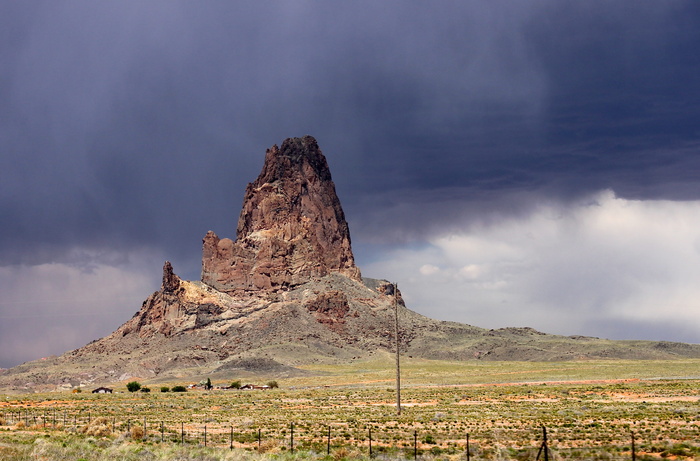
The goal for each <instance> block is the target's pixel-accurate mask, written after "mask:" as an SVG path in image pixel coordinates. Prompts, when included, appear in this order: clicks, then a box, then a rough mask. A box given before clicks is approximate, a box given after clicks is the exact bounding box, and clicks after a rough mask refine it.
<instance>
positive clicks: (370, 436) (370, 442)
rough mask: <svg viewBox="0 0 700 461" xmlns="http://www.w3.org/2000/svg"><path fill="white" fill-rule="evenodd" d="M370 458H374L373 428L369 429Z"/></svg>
mask: <svg viewBox="0 0 700 461" xmlns="http://www.w3.org/2000/svg"><path fill="white" fill-rule="evenodd" d="M369 457H370V458H371V457H372V426H370V427H369Z"/></svg>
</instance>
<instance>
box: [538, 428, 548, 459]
mask: <svg viewBox="0 0 700 461" xmlns="http://www.w3.org/2000/svg"><path fill="white" fill-rule="evenodd" d="M542 438H543V440H542V445H540V450H539V451H538V452H537V458H536V459H540V455H541V454H542V452H543V451H544V461H549V449H548V448H547V428H546V427H544V426H542Z"/></svg>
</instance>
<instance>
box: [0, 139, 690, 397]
mask: <svg viewBox="0 0 700 461" xmlns="http://www.w3.org/2000/svg"><path fill="white" fill-rule="evenodd" d="M394 299H395V294H394V285H393V284H391V283H389V282H388V281H386V280H375V279H369V278H362V277H361V273H360V269H359V268H358V267H357V266H356V265H355V260H354V256H353V253H352V248H351V243H350V231H349V228H348V224H347V222H346V220H345V215H344V213H343V210H342V207H341V205H340V201H339V199H338V197H337V195H336V191H335V186H334V184H333V181H332V178H331V174H330V170H329V168H328V164H327V162H326V158H325V157H324V155H323V153H322V152H321V150H320V149H319V147H318V144H317V142H316V140H315V139H314V138H313V137H311V136H304V137H302V138H289V139H286V140H285V141H284V142H283V143H282V146H281V147H279V148H278V147H277V146H276V145H275V146H273V147H271V148H270V149H268V150H267V152H266V155H265V163H264V166H263V169H262V172H261V173H260V175H259V176H258V178H257V179H256V180H255V181H254V182H253V183H250V184H249V185H248V187H247V189H246V192H245V198H244V202H243V207H242V210H241V213H240V217H239V220H238V226H237V229H236V240H235V241H234V240H232V239H230V238H219V237H218V236H217V234H216V233H214V232H212V231H210V232H208V233H207V234H206V236H204V239H203V247H202V277H201V281H187V280H181V279H180V278H179V277H178V276H177V275H176V274H175V271H174V270H173V267H172V265H171V264H170V263H169V262H167V261H166V262H165V264H164V267H163V283H162V286H161V288H160V290H159V291H156V292H155V293H153V294H152V295H150V296H149V297H148V299H146V300H145V301H144V302H143V304H142V306H141V309H140V310H139V311H138V312H136V314H134V316H133V317H132V318H131V319H130V320H129V321H127V322H126V323H124V324H123V325H122V326H120V327H119V328H117V330H116V331H114V332H113V333H112V334H110V335H108V336H106V337H104V338H102V339H99V340H97V341H94V342H92V343H90V344H88V345H86V346H84V347H81V348H80V349H76V350H74V351H70V352H67V353H65V354H63V355H62V356H60V357H51V358H48V359H44V360H41V361H34V362H28V363H25V364H22V365H19V366H17V367H14V368H11V369H8V370H0V389H3V390H5V391H16V392H26V391H32V390H61V389H64V390H66V389H71V388H74V387H77V386H88V385H98V384H108V383H115V382H119V381H126V380H129V379H132V378H134V377H138V378H140V379H146V380H149V379H150V380H159V379H160V380H163V379H168V378H180V377H183V376H199V375H202V374H210V375H212V376H221V377H228V376H237V375H239V374H240V373H241V372H256V371H259V370H260V369H261V367H262V368H264V369H265V370H266V371H267V372H269V373H274V374H275V375H276V376H279V377H284V376H294V375H298V374H307V373H308V372H307V371H304V370H302V369H300V368H298V367H299V366H302V365H305V364H312V363H342V362H347V361H357V360H366V359H370V358H372V357H375V356H380V355H382V354H386V353H388V352H390V351H391V350H393V344H392V341H393V333H392V332H393V319H394V307H393V306H394ZM396 299H397V300H398V306H399V307H398V308H399V310H400V319H401V320H400V321H401V342H402V346H401V347H402V352H403V353H405V354H406V355H411V356H414V357H422V358H428V359H444V360H528V361H555V360H556V361H561V360H581V359H610V358H617V359H674V358H683V357H692V358H699V357H700V345H693V344H684V343H674V342H654V341H611V340H605V339H598V338H591V337H584V336H568V337H566V336H558V335H548V334H545V333H541V332H539V331H536V330H534V329H532V328H501V329H497V330H488V329H483V328H478V327H474V326H470V325H465V324H460V323H456V322H445V321H438V320H433V319H430V318H428V317H425V316H422V315H420V314H417V313H415V312H413V311H411V310H409V309H407V308H406V306H405V304H404V301H403V299H402V297H401V293H400V292H397V293H396Z"/></svg>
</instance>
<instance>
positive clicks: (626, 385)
mask: <svg viewBox="0 0 700 461" xmlns="http://www.w3.org/2000/svg"><path fill="white" fill-rule="evenodd" d="M699 365H700V361H687V362H686V363H685V364H684V363H681V362H676V361H673V362H665V363H658V364H657V363H653V362H648V363H645V364H634V363H632V364H629V363H626V362H622V361H608V362H594V363H592V362H579V363H572V364H569V363H539V364H536V363H479V362H470V363H452V362H431V363H427V362H425V361H423V362H412V361H411V360H407V361H406V368H404V371H405V372H406V378H407V379H406V382H407V383H408V384H407V386H406V387H405V388H404V389H402V394H403V401H404V405H405V406H404V408H403V412H402V415H401V416H399V417H397V416H396V414H395V411H394V398H395V394H394V393H393V392H390V391H393V389H391V388H390V387H389V386H388V384H389V383H388V382H387V380H382V379H377V378H381V377H382V376H383V374H384V373H386V374H388V375H389V376H391V374H392V371H393V370H391V368H390V367H388V369H387V370H383V369H382V368H381V367H380V366H379V364H376V365H375V364H373V363H368V362H366V363H363V364H361V365H355V367H354V368H353V367H347V368H345V367H337V368H336V369H335V374H333V373H332V370H333V369H332V367H325V370H326V373H327V374H326V375H323V376H322V377H318V376H316V377H298V378H294V379H285V380H280V381H281V382H282V384H283V386H281V387H282V389H280V390H278V391H276V392H263V391H250V392H230V391H229V392H227V391H223V390H222V391H217V390H212V391H210V392H202V391H201V388H200V390H199V391H197V390H194V391H192V392H189V393H188V394H186V395H174V394H173V393H172V392H169V393H156V394H155V395H151V396H149V397H148V398H138V397H136V398H135V397H134V396H133V395H132V394H113V395H112V394H110V395H101V396H97V395H91V394H87V395H85V394H84V395H71V394H68V393H65V394H31V395H22V396H16V397H12V396H7V397H6V399H5V400H4V401H0V404H3V406H1V408H2V411H3V413H2V414H1V415H0V416H2V417H3V418H4V419H5V420H6V421H5V423H6V426H3V429H2V430H0V459H42V458H44V459H81V458H82V459H90V460H93V459H94V460H98V459H99V460H101V459H139V458H137V456H136V453H137V452H140V453H141V454H142V456H145V455H143V453H145V452H146V451H148V452H149V454H148V456H146V457H147V458H148V459H162V460H168V459H207V460H212V461H214V460H223V459H270V458H271V457H274V458H275V459H278V460H283V459H292V455H291V452H290V450H289V447H290V445H289V441H290V435H291V427H290V423H291V422H294V423H295V425H294V440H295V445H294V447H295V454H294V456H295V457H297V458H296V459H298V458H299V457H303V458H311V459H321V458H324V456H325V450H326V443H327V439H326V437H327V434H328V429H329V428H330V429H331V456H330V458H324V459H362V458H367V457H368V445H369V434H368V431H369V429H370V428H371V430H372V445H373V450H374V453H375V455H377V456H378V457H380V458H382V459H403V458H412V457H413V449H414V440H415V441H416V442H417V445H416V447H415V448H416V450H417V452H418V454H419V455H420V456H421V457H422V459H448V458H449V459H460V457H462V456H463V455H464V450H465V448H466V440H465V436H466V434H469V435H470V454H471V458H472V459H473V460H475V461H476V460H482V459H492V460H496V459H498V460H525V459H534V458H535V456H536V454H537V449H538V447H539V443H540V442H541V437H542V431H541V426H543V425H544V426H546V427H547V431H548V436H549V443H550V445H549V448H550V450H551V452H552V454H553V458H550V459H557V460H560V461H568V460H580V459H608V460H613V459H614V460H618V459H620V460H621V459H630V452H631V436H632V433H634V436H635V450H636V453H637V459H640V460H644V459H646V460H655V461H660V460H662V459H676V460H678V461H690V460H693V459H696V458H699V457H700V444H699V443H698V440H699V439H700V407H698V402H699V400H698V398H700V397H699V395H698V383H699V382H700V381H699V380H697V379H689V378H687V377H689V376H691V375H692V373H697V370H698V369H699V368H698V366H699ZM683 367H687V368H686V369H685V374H682V373H681V371H682V370H684V368H683ZM622 369H625V370H628V372H630V373H631V372H636V373H638V375H639V374H642V373H647V375H646V376H648V377H654V378H658V377H659V376H664V374H663V373H664V370H665V373H667V376H668V374H669V373H670V374H672V375H673V376H671V377H669V378H668V379H650V380H644V379H639V378H626V379H614V380H610V379H607V380H606V379H603V378H605V377H606V375H607V378H610V377H614V378H616V375H618V373H619V370H622ZM606 370H607V371H606ZM635 370H636V371H635ZM639 370H646V371H644V372H642V371H639ZM566 373H570V374H571V375H572V377H573V379H575V380H576V381H574V382H561V376H562V374H566ZM486 377H488V379H489V380H490V382H491V383H494V384H480V382H482V380H483V381H485V380H486V379H487V378H486ZM533 377H535V378H533ZM677 378H685V379H677ZM258 379H259V380H257V382H261V381H262V382H265V381H264V380H262V379H260V378H258ZM515 380H519V381H526V382H520V383H512V381H515ZM251 381H253V382H256V380H255V379H254V378H251ZM460 381H461V382H460ZM544 381H546V383H545V382H544ZM334 382H343V383H345V384H343V385H337V386H334V385H332V383H334ZM325 383H330V384H325ZM268 384H269V383H268ZM324 384H325V386H324ZM544 384H546V385H544ZM177 387H178V386H174V387H172V388H171V390H173V391H174V390H175V389H176V388H177ZM179 387H181V388H182V389H185V388H184V387H183V386H179ZM54 410H56V411H55V412H54ZM161 425H162V432H161ZM205 426H206V430H207V448H206V451H203V450H204V448H203V447H202V445H203V440H204V427H205ZM146 429H147V430H146ZM258 430H260V432H258ZM231 435H233V438H232V439H231ZM258 435H260V442H259V443H260V445H259V447H260V448H259V451H258ZM161 437H162V438H163V441H164V443H163V444H162V445H161V444H160V440H161ZM414 437H415V438H414ZM182 440H184V446H181V445H180V444H181V441H182ZM231 443H232V444H233V446H234V450H230V449H229V444H231ZM63 444H65V446H62V445H63ZM245 449H248V450H250V451H245ZM6 453H11V455H6ZM263 454H264V455H263ZM108 455H109V456H111V458H109V457H108ZM5 456H9V457H5ZM188 456H189V457H188ZM142 459H143V458H142Z"/></svg>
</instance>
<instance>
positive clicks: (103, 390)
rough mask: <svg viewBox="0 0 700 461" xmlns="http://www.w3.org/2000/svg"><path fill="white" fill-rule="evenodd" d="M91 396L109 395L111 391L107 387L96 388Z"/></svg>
mask: <svg viewBox="0 0 700 461" xmlns="http://www.w3.org/2000/svg"><path fill="white" fill-rule="evenodd" d="M92 393H93V394H111V393H112V389H110V388H109V387H98V388H97V389H95V390H93V391H92Z"/></svg>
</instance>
